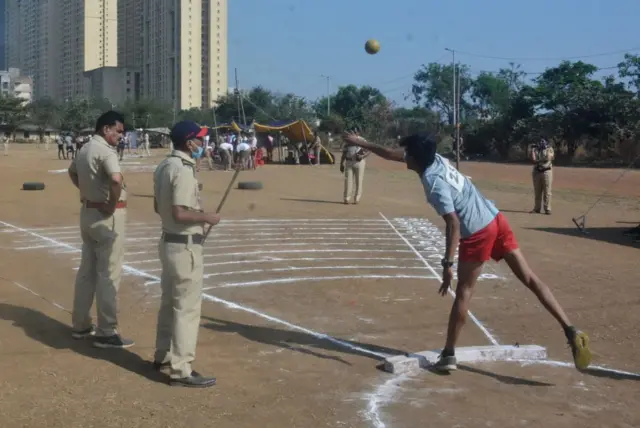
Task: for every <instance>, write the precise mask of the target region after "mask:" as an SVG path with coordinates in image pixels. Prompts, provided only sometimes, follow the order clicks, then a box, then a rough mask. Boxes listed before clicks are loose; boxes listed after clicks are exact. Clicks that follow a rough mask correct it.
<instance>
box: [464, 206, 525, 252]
mask: <svg viewBox="0 0 640 428" xmlns="http://www.w3.org/2000/svg"><path fill="white" fill-rule="evenodd" d="M517 249H518V241H516V236H515V235H514V234H513V231H512V230H511V226H509V222H508V221H507V219H506V217H505V216H503V215H502V213H498V215H497V216H496V218H494V219H493V221H492V222H491V223H489V224H488V225H487V227H485V228H484V229H481V230H479V231H477V232H476V233H474V234H473V235H471V236H469V237H467V238H463V239H461V240H460V248H459V249H458V260H460V261H461V262H486V261H487V260H489V259H493V260H495V261H500V260H502V259H503V258H504V256H505V255H506V254H509V253H510V252H512V251H513V250H517Z"/></svg>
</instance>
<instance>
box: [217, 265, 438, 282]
mask: <svg viewBox="0 0 640 428" xmlns="http://www.w3.org/2000/svg"><path fill="white" fill-rule="evenodd" d="M326 269H331V270H340V269H363V270H364V269H418V270H425V269H427V268H425V267H424V266H395V265H388V266H384V265H383V266H380V265H375V266H373V265H368V266H367V265H357V266H340V265H334V266H299V267H297V266H288V267H285V268H275V269H251V270H236V271H229V272H217V273H208V274H205V275H204V278H205V279H207V278H211V277H214V276H227V275H245V274H252V273H267V272H295V271H300V270H303V271H307V270H326Z"/></svg>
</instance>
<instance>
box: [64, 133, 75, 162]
mask: <svg viewBox="0 0 640 428" xmlns="http://www.w3.org/2000/svg"><path fill="white" fill-rule="evenodd" d="M64 142H65V145H66V147H67V159H75V157H76V147H75V145H74V143H73V137H72V136H71V134H67V136H66V137H64Z"/></svg>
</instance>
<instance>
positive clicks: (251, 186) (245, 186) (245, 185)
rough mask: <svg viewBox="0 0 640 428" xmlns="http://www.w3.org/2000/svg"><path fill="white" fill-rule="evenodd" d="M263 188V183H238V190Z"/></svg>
mask: <svg viewBox="0 0 640 428" xmlns="http://www.w3.org/2000/svg"><path fill="white" fill-rule="evenodd" d="M263 188H264V186H263V185H262V182H261V181H241V182H239V183H238V189H242V190H260V189H263Z"/></svg>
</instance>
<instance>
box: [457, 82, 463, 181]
mask: <svg viewBox="0 0 640 428" xmlns="http://www.w3.org/2000/svg"><path fill="white" fill-rule="evenodd" d="M460 74H461V73H460V70H458V94H457V96H456V110H457V112H456V169H457V170H458V171H460V94H461V93H462V89H461V88H460Z"/></svg>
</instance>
